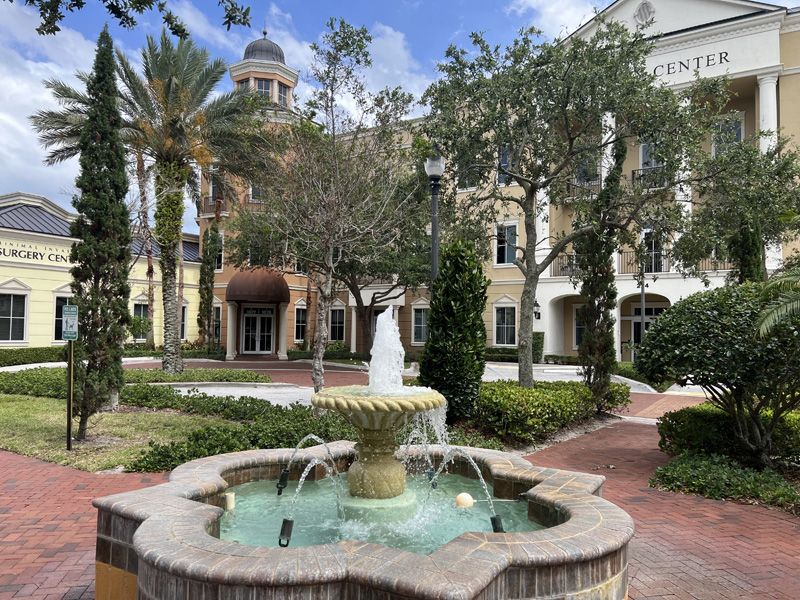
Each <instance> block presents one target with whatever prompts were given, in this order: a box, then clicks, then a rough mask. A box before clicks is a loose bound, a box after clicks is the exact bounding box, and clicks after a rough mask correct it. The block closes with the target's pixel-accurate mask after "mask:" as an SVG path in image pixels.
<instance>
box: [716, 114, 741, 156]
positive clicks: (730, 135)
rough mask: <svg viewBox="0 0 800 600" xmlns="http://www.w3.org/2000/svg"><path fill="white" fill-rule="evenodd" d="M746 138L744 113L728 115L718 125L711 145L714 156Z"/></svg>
mask: <svg viewBox="0 0 800 600" xmlns="http://www.w3.org/2000/svg"><path fill="white" fill-rule="evenodd" d="M743 138H744V113H737V114H735V115H733V116H731V115H728V118H727V119H725V121H723V122H722V123H720V124H719V125H717V131H716V133H715V134H714V139H713V141H712V145H711V153H712V155H713V156H714V157H716V156H718V155H720V154H722V153H723V149H724V148H725V147H726V146H729V145H730V144H735V143H737V142H741V141H742V139H743Z"/></svg>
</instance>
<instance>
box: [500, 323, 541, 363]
mask: <svg viewBox="0 0 800 600" xmlns="http://www.w3.org/2000/svg"><path fill="white" fill-rule="evenodd" d="M543 350H544V332H543V331H534V332H533V346H532V349H531V353H532V354H533V363H534V364H536V363H540V362H542V352H543ZM486 360H487V361H493V362H519V350H518V349H517V348H495V347H493V346H489V347H487V348H486Z"/></svg>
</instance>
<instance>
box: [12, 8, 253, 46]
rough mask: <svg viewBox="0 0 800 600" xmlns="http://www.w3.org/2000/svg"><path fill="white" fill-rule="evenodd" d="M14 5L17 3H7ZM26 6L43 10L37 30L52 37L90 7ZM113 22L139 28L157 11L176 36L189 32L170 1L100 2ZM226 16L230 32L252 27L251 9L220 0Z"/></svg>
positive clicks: (223, 22)
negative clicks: (141, 18)
mask: <svg viewBox="0 0 800 600" xmlns="http://www.w3.org/2000/svg"><path fill="white" fill-rule="evenodd" d="M5 1H6V2H14V0H5ZM21 1H22V3H23V4H25V6H33V7H34V8H36V10H38V11H39V17H40V18H41V22H40V24H39V26H38V27H37V28H36V31H37V33H38V34H39V35H52V34H56V33H58V32H59V31H61V27H60V25H59V24H60V23H61V21H63V20H64V17H65V13H66V12H71V13H72V12H77V11H79V10H81V9H82V8H83V7H84V6H86V0H21ZM99 2H100V3H101V4H102V5H103V6H104V7H105V9H106V10H107V11H108V14H109V15H111V17H112V18H113V19H115V20H116V21H117V23H119V24H120V25H121V26H122V27H125V28H127V29H133V28H134V27H136V25H137V23H136V17H137V16H138V15H142V14H144V13H145V12H147V11H150V10H153V9H154V8H155V9H156V10H157V11H158V12H159V13H161V17H162V19H163V21H164V25H165V26H166V27H167V28H168V29H169V30H170V31H171V32H172V34H173V35H175V36H177V37H179V38H181V39H186V38H188V37H189V32H188V30H187V29H186V26H185V25H184V24H183V22H182V21H181V20H180V19H179V18H178V17H177V16H176V15H175V13H173V12H172V11H171V10H169V8H168V4H167V0H158V1H156V0H99ZM217 4H219V5H220V6H221V7H222V8H223V10H224V14H225V17H224V19H223V21H222V24H223V25H224V26H225V27H226V28H227V29H228V30H229V31H230V28H231V26H232V25H250V7H249V6H244V5H242V4H239V3H238V2H236V0H218V2H217Z"/></svg>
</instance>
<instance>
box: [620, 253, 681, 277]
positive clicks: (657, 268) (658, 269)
mask: <svg viewBox="0 0 800 600" xmlns="http://www.w3.org/2000/svg"><path fill="white" fill-rule="evenodd" d="M641 271H642V263H641V261H640V259H639V258H637V256H636V252H634V251H633V250H628V251H625V252H620V253H619V270H618V271H617V273H619V274H620V275H635V274H636V273H641ZM644 272H645V273H668V272H669V257H668V256H667V255H666V253H665V252H662V251H661V250H651V251H650V252H647V253H646V254H645V255H644Z"/></svg>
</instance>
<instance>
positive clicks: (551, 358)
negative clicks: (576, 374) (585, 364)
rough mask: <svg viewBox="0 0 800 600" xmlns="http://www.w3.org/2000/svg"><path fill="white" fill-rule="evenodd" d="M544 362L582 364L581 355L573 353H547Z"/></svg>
mask: <svg viewBox="0 0 800 600" xmlns="http://www.w3.org/2000/svg"><path fill="white" fill-rule="evenodd" d="M544 362H545V363H546V364H549V365H575V366H576V367H579V366H580V365H581V357H580V356H578V355H577V354H576V355H574V356H573V355H571V354H545V357H544Z"/></svg>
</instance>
